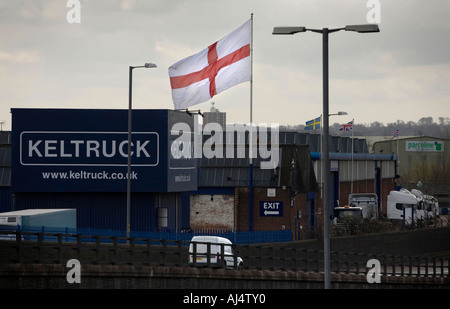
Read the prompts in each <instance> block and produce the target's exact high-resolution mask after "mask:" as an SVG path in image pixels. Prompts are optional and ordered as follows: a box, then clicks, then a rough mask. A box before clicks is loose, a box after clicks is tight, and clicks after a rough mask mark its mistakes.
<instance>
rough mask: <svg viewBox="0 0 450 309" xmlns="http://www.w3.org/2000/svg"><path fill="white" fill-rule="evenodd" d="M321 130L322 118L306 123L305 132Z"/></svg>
mask: <svg viewBox="0 0 450 309" xmlns="http://www.w3.org/2000/svg"><path fill="white" fill-rule="evenodd" d="M319 129H320V117H317V118H315V119H312V120H310V121H307V122H306V127H305V130H319Z"/></svg>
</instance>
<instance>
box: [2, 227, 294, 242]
mask: <svg viewBox="0 0 450 309" xmlns="http://www.w3.org/2000/svg"><path fill="white" fill-rule="evenodd" d="M0 230H16V231H21V232H29V233H53V234H56V233H61V234H64V235H86V236H104V237H121V238H126V236H127V233H126V231H124V230H105V229H91V228H53V227H43V226H40V227H21V226H14V228H13V229H12V228H11V226H0ZM199 235H214V236H219V237H224V238H228V239H229V240H230V241H231V242H232V243H234V244H239V245H242V244H260V243H278V242H289V241H292V231H290V230H280V231H251V232H249V231H242V232H239V231H238V232H232V231H226V230H194V231H192V230H189V231H183V232H180V233H173V232H169V231H163V232H143V231H131V233H130V237H131V238H140V239H159V240H173V241H178V240H182V241H190V240H191V238H192V237H194V236H199ZM3 237H5V236H3ZM14 237H15V236H14ZM26 237H35V236H33V235H27V236H26ZM70 238H71V237H70V236H65V239H64V240H65V241H73V240H74V239H70ZM92 239H93V238H87V239H86V241H88V242H89V241H92ZM43 240H44V241H53V240H55V239H52V236H45V239H43ZM102 241H103V242H108V240H107V238H105V239H103V238H102Z"/></svg>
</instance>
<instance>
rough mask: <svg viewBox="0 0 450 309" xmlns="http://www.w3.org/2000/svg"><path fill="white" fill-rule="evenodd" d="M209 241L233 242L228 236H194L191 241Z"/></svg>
mask: <svg viewBox="0 0 450 309" xmlns="http://www.w3.org/2000/svg"><path fill="white" fill-rule="evenodd" d="M193 241H197V242H209V243H219V244H230V245H231V244H232V242H231V241H230V240H229V239H228V238H224V237H219V236H194V237H192V239H191V242H193Z"/></svg>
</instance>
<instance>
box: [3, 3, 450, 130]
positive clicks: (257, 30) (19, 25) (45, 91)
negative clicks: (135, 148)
mask: <svg viewBox="0 0 450 309" xmlns="http://www.w3.org/2000/svg"><path fill="white" fill-rule="evenodd" d="M67 2H68V1H67V0H14V1H11V0H0V120H2V121H5V124H4V125H3V130H9V129H10V128H11V115H10V110H11V108H105V109H106V108H112V109H127V108H128V67H129V66H130V65H133V66H135V65H142V64H144V63H145V62H152V63H155V64H157V66H158V68H156V69H139V70H134V75H133V107H134V108H136V109H152V108H158V109H173V108H174V107H173V102H172V97H171V89H170V82H169V76H168V67H169V66H170V65H172V64H173V63H175V62H177V61H178V60H181V59H182V58H185V57H187V56H190V55H192V54H194V53H197V52H199V51H200V50H202V49H204V48H206V47H207V46H208V45H210V44H212V43H214V42H216V41H217V40H219V39H221V38H222V37H224V36H225V35H227V34H228V33H230V32H231V31H233V30H234V29H235V28H237V27H239V26H240V25H241V24H243V23H244V22H245V21H247V20H248V19H249V18H250V14H251V13H254V58H253V63H254V70H253V80H254V86H253V121H254V123H256V124H259V123H267V124H270V123H279V124H282V125H288V124H290V125H296V124H304V123H305V122H306V121H308V120H310V119H313V118H315V117H318V116H319V115H320V114H321V113H322V37H321V35H320V34H318V33H313V32H306V33H299V34H296V35H293V36H274V35H272V30H273V27H274V26H306V27H307V28H323V27H329V28H334V27H335V28H339V27H343V26H345V25H351V24H364V23H367V14H368V12H369V11H370V9H371V8H368V7H367V3H368V0H336V1H324V0H80V3H81V11H80V13H81V14H80V15H81V23H73V24H71V23H68V21H67V18H66V15H67V13H68V12H69V11H70V10H71V8H67V7H66V4H67ZM379 3H380V4H381V14H380V17H381V21H380V23H379V26H380V30H381V32H379V33H369V34H358V33H355V32H345V31H340V32H336V33H332V34H330V42H329V45H330V49H329V54H330V57H329V62H330V113H335V112H337V111H346V112H347V113H348V116H339V117H338V116H336V117H333V118H332V119H330V123H334V122H339V123H345V122H348V121H350V120H352V119H353V118H354V119H355V123H366V124H368V123H371V122H374V121H379V122H382V123H384V124H387V123H388V122H395V121H396V120H403V121H415V122H416V121H418V120H419V119H420V118H422V117H430V116H431V117H433V119H434V121H435V122H437V121H438V118H439V117H450V91H449V88H450V87H449V86H450V52H449V50H450V35H449V33H450V23H449V22H448V19H449V18H450V1H448V0H428V1H420V0H389V1H386V0H380V1H379ZM211 101H212V102H215V106H216V107H217V108H219V110H220V111H224V112H227V122H240V123H248V122H249V110H250V107H249V105H250V104H249V101H250V83H249V82H246V83H243V84H240V85H238V86H236V87H233V88H230V89H228V90H227V91H225V92H223V93H220V94H218V95H217V96H215V97H214V98H213V99H212V100H211ZM211 101H209V102H205V103H202V104H199V105H196V106H193V107H192V109H200V110H202V111H209V108H210V106H211Z"/></svg>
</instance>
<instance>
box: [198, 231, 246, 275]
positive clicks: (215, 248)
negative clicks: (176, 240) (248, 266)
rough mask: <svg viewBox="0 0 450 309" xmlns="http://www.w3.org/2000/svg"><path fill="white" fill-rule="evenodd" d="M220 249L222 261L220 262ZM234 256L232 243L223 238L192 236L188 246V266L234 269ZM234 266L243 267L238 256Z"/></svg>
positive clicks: (242, 262)
mask: <svg viewBox="0 0 450 309" xmlns="http://www.w3.org/2000/svg"><path fill="white" fill-rule="evenodd" d="M208 247H209V256H208ZM222 248H223V258H224V260H222ZM194 253H195V262H194ZM234 256H235V255H234V245H233V243H232V242H231V241H230V240H229V239H227V238H223V237H218V236H194V237H193V238H192V239H191V244H190V245H189V264H191V265H196V266H208V264H209V266H216V267H217V266H219V267H220V266H222V265H224V266H225V267H226V268H234V265H235V264H234ZM208 258H209V263H208ZM236 266H237V267H238V268H242V267H243V266H244V261H243V260H242V259H241V258H240V257H239V256H236Z"/></svg>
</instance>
